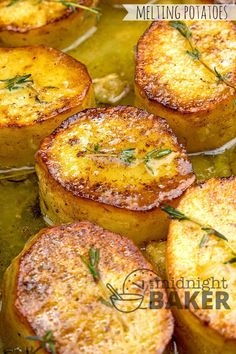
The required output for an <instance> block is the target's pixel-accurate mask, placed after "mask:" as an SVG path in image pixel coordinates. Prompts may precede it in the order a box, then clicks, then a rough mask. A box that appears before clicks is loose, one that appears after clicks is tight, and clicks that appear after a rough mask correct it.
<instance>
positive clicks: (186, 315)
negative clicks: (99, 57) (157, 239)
mask: <svg viewBox="0 0 236 354" xmlns="http://www.w3.org/2000/svg"><path fill="white" fill-rule="evenodd" d="M177 210H178V211H179V212H181V213H182V214H184V215H185V217H187V218H188V220H186V219H185V220H184V217H183V215H182V218H183V219H182V220H181V221H179V220H173V221H172V222H171V224H170V229H169V235H168V246H167V263H168V274H169V279H170V280H173V282H174V285H175V291H176V292H177V294H178V298H179V299H180V302H181V305H182V306H184V305H186V306H187V309H185V310H183V309H180V308H179V307H177V308H176V307H175V308H174V314H175V316H176V319H177V328H176V330H177V334H178V336H177V338H179V344H181V347H182V348H183V350H184V353H188V354H197V353H198V354H199V353H201V354H233V353H235V352H236V324H235V308H236V269H235V266H236V263H235V262H236V257H235V251H236V228H235V226H236V177H232V178H228V179H227V178H225V179H212V180H209V181H207V182H205V183H203V184H199V185H198V186H195V187H192V188H190V189H189V190H188V191H187V192H186V194H185V195H184V197H183V198H182V199H181V201H180V203H179V205H178V208H177ZM172 216H173V215H172ZM180 217H181V216H180ZM187 282H190V283H187ZM188 284H189V285H188ZM183 286H185V289H184V288H183ZM193 287H195V288H193ZM197 292H198V294H197V295H196V293H197ZM188 293H189V294H188ZM194 294H195V295H194ZM190 296H193V299H194V300H195V302H196V304H194V301H193V302H192V303H190V306H188V298H189V297H190Z"/></svg>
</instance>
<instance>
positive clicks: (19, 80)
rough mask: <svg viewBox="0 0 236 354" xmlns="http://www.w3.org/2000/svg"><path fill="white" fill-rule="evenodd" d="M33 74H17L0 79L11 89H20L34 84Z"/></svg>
mask: <svg viewBox="0 0 236 354" xmlns="http://www.w3.org/2000/svg"><path fill="white" fill-rule="evenodd" d="M30 78H31V74H24V75H16V76H14V77H12V78H10V79H5V80H0V82H3V83H4V84H5V87H4V88H6V89H7V90H9V91H13V90H18V89H21V88H25V87H26V86H28V84H29V83H30V84H32V83H33V80H32V79H30Z"/></svg>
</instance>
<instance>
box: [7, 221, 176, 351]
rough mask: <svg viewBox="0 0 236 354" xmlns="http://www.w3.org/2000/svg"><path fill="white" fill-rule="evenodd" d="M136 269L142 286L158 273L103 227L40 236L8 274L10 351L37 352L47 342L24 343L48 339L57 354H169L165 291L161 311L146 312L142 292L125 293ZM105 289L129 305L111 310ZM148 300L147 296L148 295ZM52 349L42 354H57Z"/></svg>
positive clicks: (81, 227) (63, 228) (81, 226)
mask: <svg viewBox="0 0 236 354" xmlns="http://www.w3.org/2000/svg"><path fill="white" fill-rule="evenodd" d="M91 264H92V265H91ZM91 267H92V269H93V270H94V272H92V271H91ZM136 269H137V270H138V269H143V272H140V271H139V273H138V274H140V275H139V276H137V277H136V279H135V280H136V282H140V281H144V282H146V281H148V273H149V272H151V273H152V267H151V265H150V264H149V263H148V262H147V261H146V260H145V258H144V257H143V256H142V254H141V252H140V251H139V250H138V249H137V248H136V247H135V246H134V245H133V243H132V242H131V241H130V240H128V239H126V238H124V237H121V236H119V235H116V234H113V233H111V232H108V231H105V230H103V229H102V228H100V227H98V226H95V225H93V224H90V223H88V222H81V223H77V224H70V225H66V226H59V227H55V228H51V229H45V230H42V231H41V232H40V233H39V234H37V235H36V236H35V237H34V238H33V239H32V240H31V241H30V242H28V244H27V245H26V246H25V248H24V250H23V251H22V253H21V254H20V255H19V256H18V257H17V258H16V259H15V260H14V261H13V262H12V264H11V266H10V267H9V268H8V270H7V272H6V275H5V280H4V290H3V310H2V320H3V321H4V322H2V323H4V328H3V337H4V342H5V347H6V343H7V347H8V348H14V347H19V348H21V349H26V348H28V350H29V349H30V348H31V347H32V349H33V350H35V349H36V348H38V347H39V346H40V345H42V341H41V342H40V341H33V340H31V339H27V338H26V337H28V336H35V335H37V336H39V337H41V338H43V337H45V335H46V334H47V336H48V337H49V339H50V341H49V340H48V342H47V344H49V345H50V344H51V348H52V345H53V346H55V352H56V353H57V354H62V353H70V354H72V353H73V354H76V353H91V354H92V353H101V354H102V353H117V354H121V353H140V354H141V353H143V352H145V353H153V354H156V353H163V351H164V349H165V347H166V345H167V344H168V342H169V340H170V339H171V335H172V331H173V321H172V316H171V313H170V310H167V309H165V308H164V305H165V304H166V295H165V291H164V290H161V289H160V291H161V294H162V295H163V308H160V309H158V310H156V311H155V310H152V309H150V308H148V307H147V308H140V306H141V304H142V307H143V303H144V298H143V297H140V295H139V294H140V289H139V288H137V287H136V288H135V287H134V285H133V286H132V294H131V293H129V294H128V295H127V294H126V293H124V292H123V284H124V282H125V279H126V277H127V276H128V275H129V274H130V273H133V271H135V270H136ZM107 284H110V288H113V289H115V291H118V293H119V294H121V295H119V296H122V300H123V302H122V301H119V299H117V302H115V303H114V304H115V305H113V302H112V301H113V300H112V299H113V298H112V293H111V292H110V291H109V290H108V288H107ZM112 291H114V290H112ZM149 295H150V290H148V289H146V292H145V295H143V296H145V298H148V297H150V296H149ZM129 296H131V298H132V299H133V301H131V300H130V298H129ZM136 298H137V299H136ZM125 299H126V300H127V299H128V300H127V301H125ZM140 299H141V300H140ZM115 306H116V307H118V306H121V309H122V310H120V311H118V310H117V309H116V307H115ZM9 345H10V347H9ZM47 349H48V351H47V350H42V351H40V353H46V352H52V350H51V351H50V350H49V349H50V346H49V348H47Z"/></svg>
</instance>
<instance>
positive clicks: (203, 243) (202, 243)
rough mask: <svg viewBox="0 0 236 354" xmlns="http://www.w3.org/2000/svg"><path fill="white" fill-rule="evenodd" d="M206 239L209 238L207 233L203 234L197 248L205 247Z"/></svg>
mask: <svg viewBox="0 0 236 354" xmlns="http://www.w3.org/2000/svg"><path fill="white" fill-rule="evenodd" d="M208 240H209V235H208V234H205V235H203V237H202V239H201V242H200V244H199V248H203V247H205V246H206V244H207V242H208Z"/></svg>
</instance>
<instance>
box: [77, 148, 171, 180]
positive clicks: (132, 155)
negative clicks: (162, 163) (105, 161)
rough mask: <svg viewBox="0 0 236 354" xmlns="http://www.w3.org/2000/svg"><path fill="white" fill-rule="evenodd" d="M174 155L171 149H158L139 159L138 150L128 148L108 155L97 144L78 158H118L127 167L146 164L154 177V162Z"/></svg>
mask: <svg viewBox="0 0 236 354" xmlns="http://www.w3.org/2000/svg"><path fill="white" fill-rule="evenodd" d="M86 152H89V154H86ZM171 153H172V150H170V149H163V150H158V149H153V150H151V151H150V152H148V153H147V154H146V155H145V156H144V158H139V157H137V156H136V149H135V148H128V149H125V150H122V151H120V152H112V153H107V151H103V150H101V148H100V145H99V144H95V145H94V147H93V149H89V148H86V149H85V151H84V152H82V153H81V152H79V153H78V155H77V156H81V155H85V154H86V156H92V157H93V156H94V157H97V158H105V157H107V158H112V157H113V158H117V159H118V160H120V161H121V162H122V163H124V164H126V165H132V164H133V163H137V162H138V163H144V165H145V167H146V169H147V170H148V172H150V173H151V174H152V175H154V171H153V169H152V167H151V163H152V161H153V160H158V159H161V158H162V157H165V156H167V155H169V154H171Z"/></svg>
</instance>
